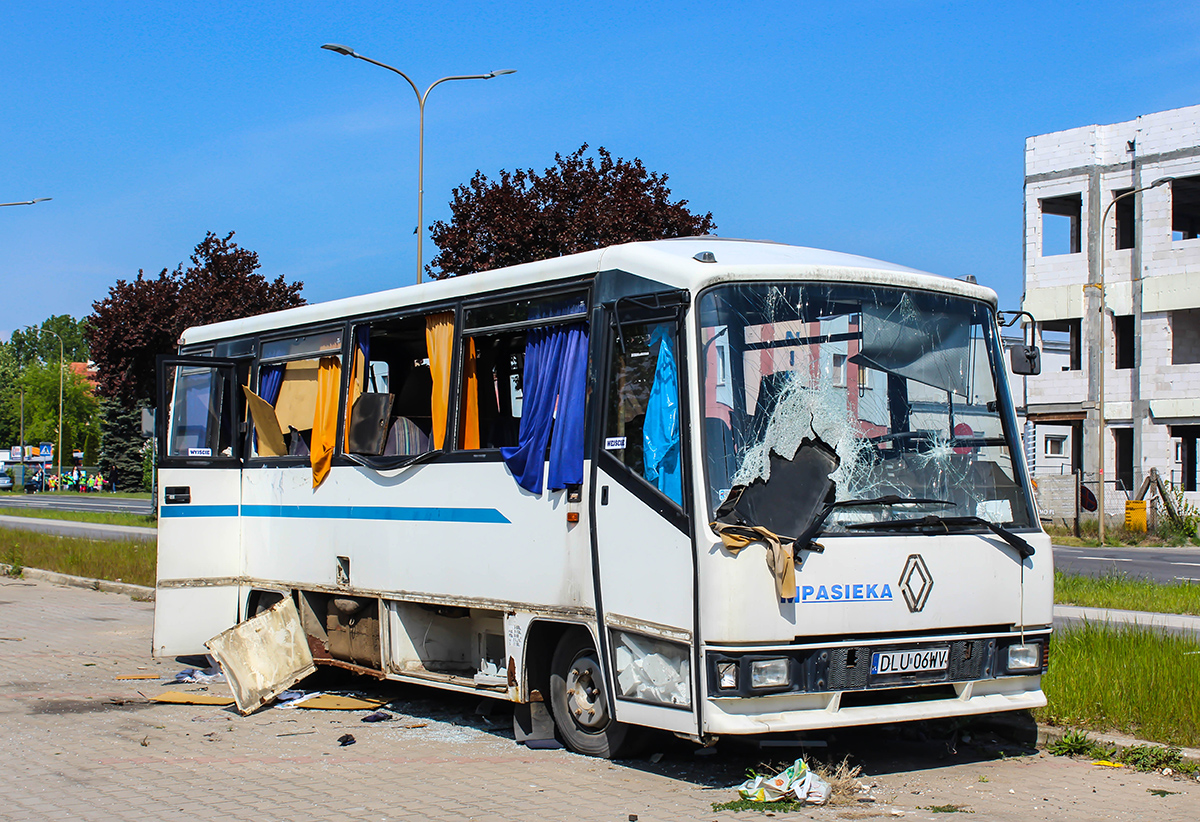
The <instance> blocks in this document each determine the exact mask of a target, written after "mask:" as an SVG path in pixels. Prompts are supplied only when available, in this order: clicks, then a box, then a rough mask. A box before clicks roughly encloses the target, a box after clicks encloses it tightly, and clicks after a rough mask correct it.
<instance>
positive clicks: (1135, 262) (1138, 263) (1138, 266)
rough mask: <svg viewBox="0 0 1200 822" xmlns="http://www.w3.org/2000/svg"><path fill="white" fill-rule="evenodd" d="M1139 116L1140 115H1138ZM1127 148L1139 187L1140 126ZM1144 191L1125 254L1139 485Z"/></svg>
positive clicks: (1137, 198)
mask: <svg viewBox="0 0 1200 822" xmlns="http://www.w3.org/2000/svg"><path fill="white" fill-rule="evenodd" d="M1138 120H1139V121H1140V120H1141V117H1139V118H1138ZM1134 137H1135V138H1134V141H1133V148H1132V149H1131V154H1132V157H1131V158H1130V159H1131V162H1132V165H1133V187H1134V188H1141V187H1142V166H1141V163H1139V162H1138V159H1137V146H1138V142H1139V141H1140V140H1141V139H1142V130H1141V128H1138V130H1137V132H1136V133H1135V135H1134ZM1145 196H1146V192H1144V191H1143V192H1142V193H1141V194H1135V195H1133V249H1132V250H1131V252H1130V257H1129V276H1130V278H1131V282H1130V294H1131V297H1132V299H1133V373H1132V374H1131V375H1130V386H1129V399H1130V401H1131V402H1130V406H1131V411H1132V416H1133V487H1134V488H1140V487H1141V486H1142V473H1143V472H1142V453H1143V449H1144V445H1145V443H1144V437H1143V427H1144V426H1145V425H1146V422H1147V420H1148V419H1149V413H1148V412H1149V408H1148V407H1147V406H1148V405H1149V403H1148V402H1147V401H1146V400H1143V399H1142V198H1143V197H1145Z"/></svg>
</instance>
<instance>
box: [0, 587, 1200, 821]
mask: <svg viewBox="0 0 1200 822" xmlns="http://www.w3.org/2000/svg"><path fill="white" fill-rule="evenodd" d="M152 622H153V604H152V603H145V602H133V601H130V599H129V598H128V597H125V596H121V595H119V594H112V593H103V592H99V591H90V590H82V589H78V588H67V587H59V586H55V585H51V584H47V583H44V582H30V581H23V580H11V579H0V723H3V725H2V727H3V729H4V733H3V734H2V735H0V769H2V778H0V819H3V820H48V819H84V820H110V819H122V820H140V819H154V820H162V819H187V820H196V819H216V818H222V819H252V820H261V819H285V820H307V819H331V820H332V819H336V820H340V821H344V820H357V819H364V820H367V819H369V820H406V819H412V820H418V819H419V820H427V819H446V820H479V821H480V822H485V820H527V819H533V820H542V819H545V820H580V821H581V822H586V821H587V820H604V821H605V822H628V820H630V819H632V818H633V816H632V815H636V819H637V820H638V822H653V821H654V820H734V819H753V820H760V819H762V818H763V817H762V816H761V815H760V814H758V813H738V814H734V813H731V812H727V811H720V812H715V811H713V810H712V803H714V802H723V801H726V800H728V799H731V798H733V796H734V794H733V791H732V790H730V788H729V786H730V785H731V784H733V783H735V782H737V781H739V780H740V778H741V777H742V773H743V772H744V771H745V769H746V768H747V767H753V766H757V765H760V764H761V763H763V762H764V761H766V760H768V759H770V760H775V761H779V760H782V759H786V758H787V757H789V756H794V755H795V752H794V751H783V752H780V753H775V754H772V755H770V756H768V755H766V752H765V751H764V752H748V749H746V748H735V749H733V750H732V751H730V750H727V749H726V748H725V747H724V746H723V747H722V749H721V750H720V751H718V753H717V754H716V755H714V756H704V757H697V756H696V755H695V753H694V751H693V749H692V748H690V747H688V746H686V745H683V744H680V745H678V746H675V747H672V746H671V745H670V744H665V745H664V746H663V751H665V755H664V756H663V757H662V758H661V759H660V760H659V761H657V762H652V761H650V760H649V759H640V760H627V761H621V762H616V763H611V762H605V761H602V760H595V759H588V758H585V757H580V756H576V755H574V754H571V753H568V752H566V751H561V750H559V751H531V750H527V749H525V748H523V747H521V746H518V745H516V744H514V742H513V741H512V734H511V724H510V720H509V716H508V714H507V713H506V712H505V711H504V709H503V706H497V709H496V711H495V715H494V717H489V716H487V715H486V707H487V706H488V705H491V704H492V703H485V704H484V709H485V710H484V714H480V713H477V711H476V705H477V700H474V699H473V698H467V697H459V696H453V695H445V694H440V693H439V692H435V691H431V690H428V689H421V688H415V687H409V686H396V685H392V684H390V683H385V684H383V685H380V686H376V687H377V688H378V689H380V690H381V691H382V692H383V693H384V694H385V695H388V696H391V697H393V698H394V699H395V701H394V702H393V703H392V705H393V706H394V707H395V708H396V709H397V711H396V719H394V720H392V721H389V722H382V723H375V724H367V723H364V722H362V721H361V718H362V716H363V715H364V713H365V712H330V711H306V710H300V709H293V710H283V709H280V708H278V707H274V708H269V709H266V710H263V711H261V712H259V713H257V714H255V715H254V716H251V717H241V716H239V715H238V714H237V713H236V712H233V711H232V709H227V708H220V707H211V706H196V705H161V704H152V703H149V702H148V701H147V700H146V699H145V698H144V695H145V696H149V695H153V694H154V693H156V692H161V691H163V690H167V689H174V690H191V691H199V690H200V689H201V688H203V687H204V686H200V685H175V684H173V683H172V684H170V685H167V684H166V683H167V682H168V680H173V678H174V675H175V674H176V673H177V672H178V671H179V670H181V668H183V667H184V666H182V665H181V664H179V663H177V662H175V661H166V662H161V663H160V662H156V661H154V660H152V659H151V658H150V650H149V649H150V633H151V626H152ZM153 675H158V676H160V677H162V679H159V680H153V679H118V677H129V676H142V677H145V676H153ZM209 691H210V692H212V693H219V694H223V695H224V694H227V693H228V691H227V688H226V686H224V685H220V684H214V685H211V686H209ZM347 733H349V734H352V735H353V736H354V737H355V740H356V741H355V744H353V745H349V746H344V747H343V746H341V745H339V743H338V739H339V737H342V736H343V735H345V734H347ZM889 739H891V741H889V742H886V744H883V745H880V744H874V745H872V744H865V745H860V746H859V753H860V754H861V756H860V759H861V760H862V761H864V762H867V763H868V775H867V776H865V777H863V780H864V782H865V783H866V784H869V785H874V788H873V790H872V797H873V798H874V800H875V801H873V802H870V803H856V804H855V806H853V807H846V806H841V807H828V808H813V809H808V810H805V811H804V812H801V813H797V814H788V815H782V816H786V817H787V818H799V819H807V818H816V819H829V820H834V819H846V818H853V819H860V818H869V817H876V818H895V817H899V816H903V817H905V818H908V819H945V816H944V815H942V814H938V813H934V812H933V811H932V810H930V809H931V808H933V807H936V806H944V805H957V806H960V807H962V808H964V809H970V810H972V811H974V812H975V813H977V814H979V815H978V816H975V817H973V818H976V819H998V820H1014V821H1015V820H1025V819H1032V818H1046V819H1070V820H1092V819H1114V820H1133V819H1146V818H1154V819H1156V820H1185V819H1186V820H1195V819H1197V818H1200V783H1196V782H1190V783H1187V782H1181V781H1178V780H1172V779H1169V778H1166V777H1162V776H1159V775H1155V774H1150V775H1146V774H1136V773H1131V772H1129V771H1126V770H1121V771H1111V770H1108V769H1102V768H1096V767H1094V766H1092V765H1090V764H1089V763H1084V762H1076V761H1072V760H1067V759H1059V758H1054V757H1047V756H1044V755H1032V756H1017V757H1013V758H1008V759H1004V758H999V757H996V756H995V755H988V756H981V755H973V754H966V753H965V751H966V746H965V745H961V744H960V746H959V747H960V748H961V749H962V750H961V751H956V752H954V753H951V752H950V751H948V749H947V747H946V746H945V745H943V744H941V743H935V744H933V745H930V744H929V743H921V742H911V741H905V740H904V739H903V738H902V737H894V738H889ZM1152 790H1158V791H1166V792H1168V793H1166V794H1165V795H1162V796H1159V795H1156V794H1153V793H1151V792H1150V791H1152Z"/></svg>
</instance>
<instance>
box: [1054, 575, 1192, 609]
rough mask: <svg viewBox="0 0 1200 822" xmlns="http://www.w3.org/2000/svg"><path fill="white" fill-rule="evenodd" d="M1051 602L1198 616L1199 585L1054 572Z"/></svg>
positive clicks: (1119, 576) (1125, 576) (1116, 576)
mask: <svg viewBox="0 0 1200 822" xmlns="http://www.w3.org/2000/svg"><path fill="white" fill-rule="evenodd" d="M1054 601H1055V602H1056V603H1057V604H1059V605H1080V606H1083V607H1085V608H1119V609H1122V610H1126V611H1153V612H1155V613H1159V614H1200V584H1197V583H1195V582H1187V581H1184V582H1176V583H1171V584H1169V585H1163V584H1160V583H1157V582H1154V581H1153V580H1149V579H1144V578H1141V577H1131V576H1129V575H1128V574H1123V573H1119V572H1114V573H1107V574H1105V575H1104V576H1100V577H1091V576H1084V575H1076V574H1064V573H1063V572H1062V571H1055V572H1054Z"/></svg>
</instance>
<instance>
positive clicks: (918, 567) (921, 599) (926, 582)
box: [900, 554, 933, 614]
mask: <svg viewBox="0 0 1200 822" xmlns="http://www.w3.org/2000/svg"><path fill="white" fill-rule="evenodd" d="M932 590H933V577H932V576H931V575H930V574H929V568H928V567H927V566H926V565H925V560H923V559H921V555H920V554H910V555H909V557H908V560H907V561H906V562H905V563H904V571H903V573H901V574H900V593H902V594H904V601H905V602H906V603H907V604H908V610H910V611H912V612H913V613H914V614H915V613H917V611H920V610H921V609H922V608H924V607H925V603H926V602H928V601H929V592H930V591H932Z"/></svg>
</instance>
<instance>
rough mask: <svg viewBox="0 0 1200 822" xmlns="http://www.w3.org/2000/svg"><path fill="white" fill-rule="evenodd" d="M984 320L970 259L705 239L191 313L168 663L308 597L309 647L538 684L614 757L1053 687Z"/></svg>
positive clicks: (468, 681)
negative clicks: (247, 311)
mask: <svg viewBox="0 0 1200 822" xmlns="http://www.w3.org/2000/svg"><path fill="white" fill-rule="evenodd" d="M998 318H999V316H998V313H997V309H996V295H995V293H994V292H992V291H991V290H989V289H986V288H983V287H981V286H978V285H975V284H974V283H973V282H965V281H960V280H954V279H949V278H944V277H938V276H934V275H931V274H926V273H921V272H918V271H914V270H911V269H908V268H904V267H901V266H897V265H892V264H889V263H883V262H879V261H877V260H872V259H867V258H863V257H856V256H850V255H846V254H839V253H833V252H828V251H819V250H814V249H808V248H798V247H792V246H786V245H778V244H773V243H764V242H747V241H737V240H726V239H718V238H715V237H700V238H691V239H678V240H663V241H656V242H647V243H632V244H628V245H622V246H615V247H611V248H607V249H600V250H596V251H591V252H587V253H583V254H576V255H573V256H568V257H562V258H559V259H553V260H546V261H543V262H538V263H531V264H527V265H520V266H514V267H512V268H507V269H503V270H497V271H490V272H481V273H477V274H473V275H471V276H465V277H457V278H454V279H447V280H441V281H437V282H430V283H426V284H423V285H416V286H409V287H404V288H398V289H394V290H390V291H383V292H380V293H377V294H371V295H368V296H363V297H354V298H350V299H344V300H337V301H334V302H328V303H322V304H317V305H308V306H304V307H300V308H294V309H290V310H287V311H281V312H278V313H273V314H266V315H262V316H257V317H250V318H247V319H242V320H236V321H230V322H224V323H218V324H215V325H210V326H205V327H201V328H192V329H189V330H187V331H186V332H185V333H184V334H183V336H182V337H181V339H180V347H179V351H178V354H177V355H170V356H164V357H160V361H159V378H158V379H159V386H160V388H159V391H160V395H159V407H160V408H161V409H163V410H164V413H160V414H159V415H158V419H159V421H160V422H159V425H160V430H159V437H160V446H161V447H160V451H159V453H160V455H161V457H160V474H159V476H160V480H159V486H160V495H159V499H158V503H159V506H160V507H159V511H160V517H161V519H160V522H159V550H158V583H157V602H156V607H155V624H154V651H155V654H156V655H158V656H175V655H184V654H195V653H204V652H205V646H204V643H205V641H206V640H208V639H209V638H211V637H213V636H214V635H216V634H218V633H220V632H221V631H224V630H226V629H228V628H229V627H231V626H233V625H235V624H237V623H238V622H239V621H240V620H243V619H245V618H247V617H249V616H253V615H255V614H256V613H259V612H261V611H262V610H264V609H265V608H267V607H269V606H270V605H272V604H274V603H276V602H278V601H279V600H280V599H281V598H283V597H291V598H293V599H294V601H295V603H296V606H297V608H298V611H299V614H300V617H301V621H302V624H303V626H304V630H305V632H306V634H307V635H308V641H309V645H310V647H311V648H312V650H313V654H314V657H315V659H316V661H317V663H318V664H324V665H333V666H338V667H341V668H345V669H349V670H351V671H357V672H361V673H366V674H373V675H375V676H377V677H380V678H387V679H392V680H399V681H403V682H410V683H423V684H427V685H433V686H436V687H440V688H445V689H449V690H454V691H460V692H469V693H476V694H480V695H485V696H491V697H495V698H498V699H504V700H509V701H511V702H513V703H516V704H515V715H516V718H517V720H518V723H519V724H520V725H521V728H523V729H524V730H525V732H530V730H529V728H530V726H531V724H532V726H534V727H535V730H534V731H532V733H537V731H536V726H538V725H539V723H538V721H537V720H539V718H541V719H544V718H545V711H546V709H548V711H549V714H550V716H551V717H552V718H553V723H554V726H556V728H557V733H558V736H559V737H560V738H561V740H562V742H564V743H565V744H566V745H567V746H569V747H570V748H572V749H573V750H575V751H579V752H582V753H587V754H593V755H599V756H614V755H616V754H617V753H618V751H620V750H621V749H622V748H623V747H624V746H626V745H627V744H628V743H631V741H632V739H633V738H634V737H635V736H636V734H635V733H633V730H634V729H636V728H638V727H639V726H640V727H649V728H658V729H663V730H666V731H670V732H674V733H676V734H678V735H680V736H683V737H687V738H691V739H694V740H697V741H700V742H709V741H711V740H713V739H715V738H717V737H719V736H721V735H726V734H761V733H774V732H796V731H807V730H814V729H826V728H833V727H839V726H847V725H863V724H871V723H882V722H893V721H899V720H909V719H920V718H934V717H951V716H964V715H970V714H980V713H986V712H994V711H1010V710H1019V709H1026V708H1034V707H1038V706H1041V705H1043V704H1045V697H1044V695H1043V692H1042V690H1041V685H1040V682H1041V675H1042V674H1043V673H1044V671H1045V667H1046V662H1047V656H1048V650H1049V640H1050V633H1051V620H1052V586H1053V561H1052V557H1051V550H1050V540H1049V538H1048V537H1047V536H1046V535H1045V533H1043V532H1042V531H1041V530H1040V527H1039V524H1038V518H1037V515H1036V510H1035V507H1034V503H1033V498H1032V494H1031V493H1030V485H1029V478H1028V476H1027V473H1026V469H1025V466H1024V463H1023V460H1022V448H1021V445H1020V437H1019V430H1018V427H1017V421H1016V417H1015V414H1014V409H1013V403H1012V400H1011V397H1010V394H1009V388H1008V383H1007V379H1006V377H1005V371H1004V367H1003V351H1002V348H1001V345H1000V334H999V329H998ZM541 724H542V725H545V724H548V720H545V721H544V722H542V723H541Z"/></svg>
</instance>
